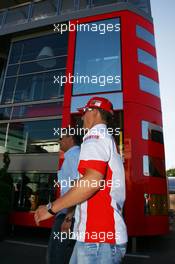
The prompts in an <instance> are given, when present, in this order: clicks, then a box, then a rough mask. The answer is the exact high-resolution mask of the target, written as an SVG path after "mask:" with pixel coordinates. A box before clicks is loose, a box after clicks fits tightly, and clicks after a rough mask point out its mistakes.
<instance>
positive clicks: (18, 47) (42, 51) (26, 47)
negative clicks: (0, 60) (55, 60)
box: [9, 32, 68, 64]
mask: <svg viewBox="0 0 175 264" xmlns="http://www.w3.org/2000/svg"><path fill="white" fill-rule="evenodd" d="M67 38H68V33H67V32H65V33H64V34H49V35H44V36H41V37H36V38H31V39H27V40H22V41H18V42H14V43H13V44H12V49H11V54H10V61H9V63H10V64H12V63H18V62H20V61H23V62H24V61H33V60H37V59H41V58H42V59H49V58H52V57H56V56H61V55H65V54H67ZM58 44H59V45H58ZM33 47H35V48H33Z"/></svg>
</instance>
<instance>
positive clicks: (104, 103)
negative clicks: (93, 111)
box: [78, 97, 114, 114]
mask: <svg viewBox="0 0 175 264" xmlns="http://www.w3.org/2000/svg"><path fill="white" fill-rule="evenodd" d="M86 108H99V109H102V110H104V111H106V112H109V113H110V114H113V113H114V112H113V105H112V103H111V102H110V101H109V100H108V99H106V98H103V97H92V98H91V99H90V100H89V101H88V102H87V104H86V105H85V106H84V107H81V108H78V111H79V112H80V113H83V112H84V111H85V109H86Z"/></svg>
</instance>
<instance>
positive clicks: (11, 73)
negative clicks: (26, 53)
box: [6, 64, 19, 76]
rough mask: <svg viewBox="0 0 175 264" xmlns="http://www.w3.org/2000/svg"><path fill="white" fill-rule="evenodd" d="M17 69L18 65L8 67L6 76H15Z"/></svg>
mask: <svg viewBox="0 0 175 264" xmlns="http://www.w3.org/2000/svg"><path fill="white" fill-rule="evenodd" d="M18 68H19V64H16V65H13V66H9V67H8V70H7V74H6V75H7V76H15V75H17V74H18Z"/></svg>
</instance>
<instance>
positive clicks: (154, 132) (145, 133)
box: [142, 121, 163, 144]
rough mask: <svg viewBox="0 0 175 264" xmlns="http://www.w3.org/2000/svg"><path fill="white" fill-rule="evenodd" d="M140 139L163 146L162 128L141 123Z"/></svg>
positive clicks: (144, 122)
mask: <svg viewBox="0 0 175 264" xmlns="http://www.w3.org/2000/svg"><path fill="white" fill-rule="evenodd" d="M142 138H143V139H146V140H152V141H155V142H158V143H161V144H163V130H162V127H160V126H158V125H155V124H153V123H150V122H147V121H142Z"/></svg>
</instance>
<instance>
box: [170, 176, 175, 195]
mask: <svg viewBox="0 0 175 264" xmlns="http://www.w3.org/2000/svg"><path fill="white" fill-rule="evenodd" d="M168 191H169V193H175V177H168Z"/></svg>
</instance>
